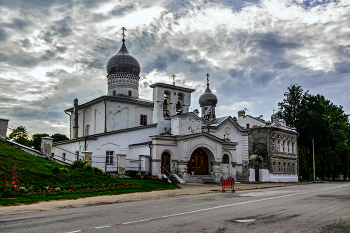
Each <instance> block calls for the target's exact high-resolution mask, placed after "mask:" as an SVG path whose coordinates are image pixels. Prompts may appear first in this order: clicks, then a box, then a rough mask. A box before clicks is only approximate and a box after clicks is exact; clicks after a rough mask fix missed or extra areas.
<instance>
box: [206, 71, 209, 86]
mask: <svg viewBox="0 0 350 233" xmlns="http://www.w3.org/2000/svg"><path fill="white" fill-rule="evenodd" d="M206 76H207V85H208V86H209V74H208V73H207V75H206Z"/></svg>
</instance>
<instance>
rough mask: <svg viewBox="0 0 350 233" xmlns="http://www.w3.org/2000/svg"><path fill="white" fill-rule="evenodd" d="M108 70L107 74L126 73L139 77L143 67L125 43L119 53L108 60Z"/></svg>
mask: <svg viewBox="0 0 350 233" xmlns="http://www.w3.org/2000/svg"><path fill="white" fill-rule="evenodd" d="M106 70H107V74H117V73H124V74H134V75H137V76H139V74H140V71H141V66H140V63H139V61H138V60H137V59H136V58H134V57H133V56H132V55H131V54H130V53H129V51H128V50H127V48H126V46H125V43H124V41H123V45H122V47H121V48H120V50H119V52H118V53H117V54H116V55H114V56H113V57H111V58H110V59H109V60H108V62H107V66H106Z"/></svg>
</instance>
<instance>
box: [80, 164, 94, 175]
mask: <svg viewBox="0 0 350 233" xmlns="http://www.w3.org/2000/svg"><path fill="white" fill-rule="evenodd" d="M82 170H83V171H84V172H88V173H93V172H94V167H93V166H91V165H90V164H88V165H85V166H84V167H83V169H82Z"/></svg>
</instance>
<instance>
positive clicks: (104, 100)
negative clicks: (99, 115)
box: [103, 96, 107, 133]
mask: <svg viewBox="0 0 350 233" xmlns="http://www.w3.org/2000/svg"><path fill="white" fill-rule="evenodd" d="M103 102H104V103H105V133H106V132H107V103H106V97H105V96H104V97H103Z"/></svg>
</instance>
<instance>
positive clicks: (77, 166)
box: [71, 159, 87, 169]
mask: <svg viewBox="0 0 350 233" xmlns="http://www.w3.org/2000/svg"><path fill="white" fill-rule="evenodd" d="M86 163H87V161H84V160H80V159H78V160H75V161H74V162H73V163H72V165H71V168H72V169H80V168H83V167H84V166H85V165H86Z"/></svg>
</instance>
